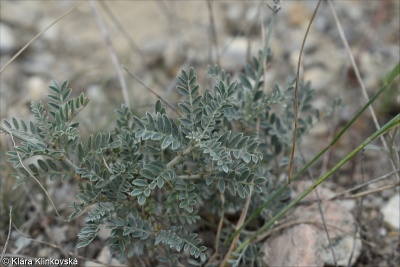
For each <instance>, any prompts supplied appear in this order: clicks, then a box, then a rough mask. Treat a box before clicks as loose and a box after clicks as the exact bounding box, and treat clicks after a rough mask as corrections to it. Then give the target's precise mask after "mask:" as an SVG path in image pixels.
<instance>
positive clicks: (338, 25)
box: [328, 0, 400, 181]
mask: <svg viewBox="0 0 400 267" xmlns="http://www.w3.org/2000/svg"><path fill="white" fill-rule="evenodd" d="M328 4H329V7H330V9H331V11H332V14H333V18H334V20H335V22H336V26H337V28H338V31H339V35H340V38H341V39H342V42H343V44H344V46H345V48H346V50H347V52H348V54H349V57H350V62H351V65H352V67H353V70H354V73H355V74H356V77H357V81H358V83H359V84H360V87H361V92H362V94H363V96H364V98H365V99H366V100H367V102H368V101H369V97H368V93H367V90H366V89H365V85H364V82H363V79H362V78H361V74H360V71H359V70H358V67H357V63H356V61H355V60H354V56H353V53H352V52H351V49H350V46H349V43H348V42H347V39H346V36H345V34H344V32H343V28H342V25H341V23H340V21H339V19H338V16H337V14H336V11H335V8H334V7H333V4H332V2H331V1H330V0H328ZM368 109H369V111H370V112H371V116H372V120H373V121H374V124H375V127H376V129H377V130H379V129H380V128H381V126H380V125H379V122H378V119H377V118H376V114H375V111H374V108H373V107H372V105H370V106H369V107H368ZM380 139H381V141H382V144H383V146H384V148H385V149H386V150H388V146H387V144H386V140H385V138H384V137H383V135H381V136H380ZM388 151H389V150H388ZM395 154H396V157H397V161H399V160H400V159H399V155H398V154H397V153H395ZM389 161H390V165H391V167H392V168H393V170H395V169H397V168H396V165H395V163H394V162H393V159H392V158H391V157H389ZM396 176H397V180H398V181H400V175H399V174H398V173H397V174H396Z"/></svg>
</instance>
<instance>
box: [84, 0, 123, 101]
mask: <svg viewBox="0 0 400 267" xmlns="http://www.w3.org/2000/svg"><path fill="white" fill-rule="evenodd" d="M87 2H88V4H89V7H90V8H91V10H92V12H93V14H94V16H95V17H96V21H97V25H98V26H99V28H100V31H101V33H102V35H103V39H104V41H105V43H106V46H107V48H108V51H109V52H110V56H111V61H112V63H113V65H114V68H115V71H116V72H117V76H118V80H119V83H120V85H121V90H122V95H123V97H124V102H125V105H126V106H127V107H129V96H128V88H127V86H126V83H125V79H124V76H123V75H122V71H121V67H120V63H119V60H118V56H117V53H116V52H115V49H114V46H113V43H112V41H111V38H110V35H109V33H108V30H107V28H106V25H105V24H104V22H103V19H102V17H101V16H100V14H99V12H98V10H97V8H96V4H95V3H94V2H93V0H87Z"/></svg>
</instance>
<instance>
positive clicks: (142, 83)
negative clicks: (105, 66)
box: [122, 66, 182, 116]
mask: <svg viewBox="0 0 400 267" xmlns="http://www.w3.org/2000/svg"><path fill="white" fill-rule="evenodd" d="M122 67H123V68H124V70H126V71H127V72H128V73H129V75H131V76H132V77H133V78H135V80H137V81H138V82H139V83H140V84H141V85H143V86H144V88H146V89H147V90H148V91H149V92H151V93H152V94H153V95H155V96H156V97H157V98H158V99H160V100H161V101H162V102H163V103H164V104H165V105H167V106H168V107H169V108H170V109H171V110H173V111H174V112H175V113H176V114H178V116H181V115H182V114H181V113H179V111H178V110H176V108H174V107H173V106H172V105H171V104H169V103H168V102H167V101H166V100H164V99H163V98H162V97H161V96H160V95H159V94H157V93H156V92H154V91H153V90H152V89H151V88H150V87H148V86H147V85H146V84H145V83H144V82H142V80H140V79H139V77H137V76H136V75H135V74H133V73H132V72H131V71H130V70H129V69H128V68H127V67H125V66H122Z"/></svg>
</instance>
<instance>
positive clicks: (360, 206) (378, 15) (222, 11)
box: [0, 0, 400, 266]
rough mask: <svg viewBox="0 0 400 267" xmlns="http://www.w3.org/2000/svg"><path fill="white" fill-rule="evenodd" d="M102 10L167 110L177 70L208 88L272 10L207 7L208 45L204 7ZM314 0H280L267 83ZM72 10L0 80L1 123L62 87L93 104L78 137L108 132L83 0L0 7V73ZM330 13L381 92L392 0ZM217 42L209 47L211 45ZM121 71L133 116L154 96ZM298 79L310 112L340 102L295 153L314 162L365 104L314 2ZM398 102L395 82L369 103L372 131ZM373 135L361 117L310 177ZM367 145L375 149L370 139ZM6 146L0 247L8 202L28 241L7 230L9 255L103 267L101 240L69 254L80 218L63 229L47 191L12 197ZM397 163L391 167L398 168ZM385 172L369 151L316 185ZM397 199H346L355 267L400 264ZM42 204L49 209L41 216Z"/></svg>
mask: <svg viewBox="0 0 400 267" xmlns="http://www.w3.org/2000/svg"><path fill="white" fill-rule="evenodd" d="M271 2H272V1H271ZM104 3H105V4H100V3H99V2H96V7H97V10H98V11H99V12H100V15H101V16H102V18H103V19H104V21H105V23H106V27H107V29H108V34H109V35H110V38H111V40H112V43H113V46H114V49H115V51H116V54H117V55H118V58H119V61H120V64H121V65H124V66H126V67H127V68H128V69H129V70H131V71H132V72H133V73H135V74H136V75H137V76H138V77H139V78H140V79H141V81H142V82H143V83H145V84H146V85H147V86H149V87H151V88H152V89H153V90H155V91H157V93H158V94H160V95H161V96H162V97H163V98H165V99H166V100H168V101H171V102H174V101H175V100H176V95H175V93H174V87H175V78H176V76H177V74H178V73H179V72H180V70H181V69H182V68H186V69H187V68H188V67H189V66H194V67H195V69H196V72H197V74H198V76H199V79H200V84H208V83H207V81H206V80H205V79H206V75H205V70H206V67H207V65H208V64H213V63H215V62H219V63H220V64H221V66H222V68H224V69H226V70H228V71H230V72H232V73H235V72H237V71H238V70H240V69H241V68H242V66H243V64H244V62H246V59H247V58H248V55H249V54H251V53H255V52H256V51H257V49H259V48H260V47H261V46H262V43H261V41H260V40H261V38H260V31H261V27H260V25H261V22H264V23H265V25H266V26H267V25H268V21H269V16H270V11H269V9H268V8H267V7H266V6H265V5H261V8H260V6H259V4H258V2H255V1H254V2H252V1H249V2H244V1H243V2H240V1H215V2H213V4H212V12H213V21H214V29H215V32H216V36H217V38H216V39H213V38H211V36H212V31H211V30H210V24H211V23H210V16H209V10H208V8H207V2H206V1H112V2H111V1H106V2H104ZM316 3H317V2H316V1H283V2H282V4H281V6H282V9H281V11H280V12H279V14H278V20H277V24H276V27H275V29H274V32H273V35H272V40H271V47H272V50H273V52H274V61H273V62H272V65H271V67H270V69H269V70H268V72H267V75H266V77H265V78H266V83H267V84H269V85H270V86H271V87H272V86H273V84H274V83H275V82H278V83H280V84H284V83H285V80H286V78H287V76H288V75H293V74H294V73H295V70H296V66H297V59H298V55H299V51H300V46H301V42H302V39H303V36H304V33H305V30H306V28H307V25H308V23H309V20H310V17H311V15H312V12H313V10H314V8H315V6H316ZM76 4H80V5H79V6H78V7H77V8H76V9H74V10H73V11H72V12H71V13H69V14H68V15H67V16H65V17H64V18H62V19H61V20H60V21H58V22H57V23H56V24H55V25H54V26H52V27H51V28H50V29H49V30H48V31H46V32H45V33H44V34H43V35H41V36H40V37H39V38H38V39H37V40H36V41H35V42H33V43H32V44H31V45H30V46H29V47H28V48H27V49H26V50H25V51H24V52H23V53H22V54H21V55H20V56H19V57H18V58H17V59H16V60H15V61H14V62H12V63H11V65H9V66H8V67H7V68H6V69H5V70H4V71H3V72H2V73H1V76H0V114H1V115H0V117H1V119H10V118H11V117H21V118H26V119H27V120H29V119H31V118H30V117H29V105H30V101H31V100H35V101H38V100H44V99H45V94H46V90H47V86H48V85H49V82H50V80H57V81H59V82H62V81H64V80H69V81H70V86H71V87H72V88H73V90H74V94H78V93H79V92H81V91H82V92H85V93H86V94H87V95H88V96H90V97H91V99H92V101H91V104H90V105H89V107H88V108H87V109H86V110H85V111H84V112H83V113H82V115H81V117H83V119H82V122H83V125H84V127H83V130H82V131H83V133H84V134H85V133H92V132H94V131H99V130H105V129H108V128H109V126H110V124H111V123H112V120H113V115H110V114H112V111H113V110H114V109H115V108H116V107H119V105H120V103H122V102H123V101H124V98H123V94H122V93H121V90H120V85H119V81H118V79H117V74H116V71H115V68H114V67H113V64H112V60H111V57H110V53H109V51H108V49H107V46H106V44H105V42H104V39H103V37H102V34H101V31H100V30H99V27H98V25H97V23H96V19H95V16H94V15H93V12H92V10H91V9H90V8H89V5H88V4H87V3H86V2H83V1H82V2H80V1H77V2H73V1H60V2H59V1H0V27H1V28H0V34H1V35H0V37H1V38H0V52H1V57H0V65H1V67H3V66H5V64H6V62H7V61H8V60H10V58H11V57H12V56H13V55H14V54H15V53H16V52H18V50H19V49H21V48H22V47H23V46H24V45H25V44H26V43H27V42H29V41H30V40H31V39H32V38H33V37H34V36H35V35H36V34H38V33H39V32H40V31H41V30H43V29H44V28H46V27H47V26H48V25H50V24H51V23H53V22H54V21H55V20H56V19H57V18H59V17H60V16H61V15H62V14H63V13H65V12H66V11H67V10H69V9H71V8H73V7H75V5H76ZM271 4H273V3H271ZM333 5H334V8H335V10H336V12H337V16H338V18H339V21H340V23H341V25H342V27H343V31H344V34H345V36H346V38H347V41H348V43H349V46H350V47H351V51H352V53H353V55H354V58H355V62H356V63H357V65H358V67H359V69H360V73H361V76H362V78H363V82H364V85H365V88H366V91H367V93H368V94H369V96H371V95H372V94H373V93H374V92H375V91H376V90H377V89H378V88H379V87H380V85H381V84H382V81H383V79H384V77H385V75H386V74H387V73H388V72H389V71H390V70H391V68H393V66H395V64H397V62H399V57H400V51H399V42H400V33H399V31H400V26H399V25H400V2H399V1H398V0H382V1H378V0H371V1H356V0H353V1H334V2H333ZM259 12H261V15H262V16H263V18H264V19H263V20H262V19H260V16H259V15H260V14H259ZM215 43H216V45H217V47H218V49H215V47H216V46H215ZM123 75H124V78H125V80H126V83H127V86H128V95H129V101H130V105H131V107H133V109H134V110H135V111H137V112H142V111H143V110H146V109H147V108H148V107H150V106H152V105H153V103H154V100H155V98H154V97H153V96H152V95H151V94H149V93H148V91H147V90H146V89H145V88H144V87H143V86H142V85H141V84H140V83H139V82H138V81H137V80H135V79H132V77H131V76H129V75H128V74H127V73H126V72H125V71H123ZM301 77H302V79H304V80H310V81H311V82H312V85H313V87H314V88H315V90H316V95H317V97H316V99H315V101H314V105H315V106H316V107H319V108H322V107H325V106H327V105H330V103H332V101H333V99H334V98H335V97H340V98H341V99H342V102H343V104H344V107H343V108H342V109H341V110H340V111H338V112H337V113H336V114H335V116H334V117H333V118H331V119H330V120H329V121H327V122H325V123H321V124H320V125H317V126H316V127H315V128H314V129H313V130H312V132H311V135H310V138H308V139H306V140H304V142H303V144H302V145H301V146H300V151H301V152H302V153H303V154H304V156H305V158H306V159H311V158H312V157H313V156H314V155H316V154H317V153H318V152H319V151H320V150H321V149H322V148H323V147H325V146H326V145H327V144H328V142H329V140H330V138H331V136H332V133H334V132H337V131H338V130H340V129H341V127H342V126H343V125H344V124H345V123H346V122H347V121H348V120H349V119H351V118H352V116H353V115H354V114H355V113H356V112H357V111H358V109H359V108H360V107H362V105H363V104H364V103H365V102H366V100H365V98H364V97H363V95H362V91H361V88H360V85H359V83H358V81H357V78H356V75H355V72H354V71H353V68H352V67H351V61H350V58H349V54H348V52H347V51H346V49H345V46H344V44H343V42H342V40H341V38H340V34H339V31H338V28H337V26H336V23H335V20H334V17H333V15H332V11H331V9H330V7H329V5H328V3H327V2H323V3H322V4H321V6H320V9H319V11H318V13H317V15H316V18H315V21H314V23H313V25H312V27H311V30H310V33H309V35H308V38H307V42H306V45H305V51H304V55H303V62H302V68H301ZM203 81H204V82H203ZM399 102H400V96H399V82H398V79H397V81H396V82H395V86H393V88H392V89H391V90H389V91H388V92H386V93H385V94H384V95H382V96H381V97H380V98H379V100H378V101H377V102H376V103H375V104H374V110H375V112H376V114H377V118H378V121H379V123H380V124H381V125H382V124H383V123H385V122H386V121H388V120H389V119H390V118H392V117H394V116H395V115H396V114H398V113H399ZM375 129H376V128H375V126H374V124H373V122H372V117H371V115H370V113H369V111H367V112H365V114H364V115H363V116H362V117H361V118H360V119H359V120H358V121H357V122H356V123H355V125H354V126H353V127H352V128H351V129H350V130H349V131H348V132H347V133H346V135H345V136H344V137H343V138H342V140H341V141H340V142H339V143H338V144H337V145H336V146H335V147H334V149H333V150H331V152H329V153H328V156H327V157H326V158H325V159H324V163H317V164H316V165H315V166H313V168H312V172H313V173H314V174H315V175H318V174H319V173H320V171H321V169H324V168H329V167H332V166H334V165H335V164H336V163H337V162H338V160H340V159H341V158H342V157H343V156H344V155H346V154H347V153H349V152H350V151H351V150H352V149H354V148H355V147H356V146H357V145H358V144H359V143H361V142H362V141H363V140H364V139H365V138H366V137H368V136H369V135H370V134H371V133H372V132H373V131H374V130H375ZM394 140H397V141H395V145H397V150H398V147H399V145H400V144H399V142H398V141H399V138H398V136H397V138H396V136H395V137H394ZM396 142H397V143H396ZM373 145H375V146H379V147H380V146H382V145H381V143H380V142H379V141H375V142H374V143H373ZM9 146H10V140H9V137H8V136H4V135H1V136H0V149H1V162H0V164H1V165H0V168H1V169H0V170H1V177H0V178H1V179H0V187H1V189H0V208H1V210H0V229H1V231H0V250H2V249H3V247H4V244H5V240H6V238H7V234H8V223H9V222H8V218H9V216H8V212H9V211H8V207H9V206H10V204H12V205H13V207H14V208H13V223H14V225H16V226H18V228H19V230H20V231H21V232H23V233H25V234H27V235H29V236H30V237H32V238H33V239H34V240H35V241H33V240H31V239H27V238H25V237H23V236H22V235H21V234H20V233H18V231H16V230H15V229H13V230H12V234H11V235H10V240H9V243H8V247H7V251H6V253H8V254H12V255H25V256H30V257H38V256H40V257H56V258H57V257H58V258H60V257H64V258H68V257H71V256H70V255H68V254H67V253H66V251H71V253H73V254H79V255H82V256H83V257H86V258H89V259H97V260H98V261H102V262H107V261H108V260H109V259H110V256H109V255H108V254H107V250H106V249H102V248H103V244H104V240H105V237H104V236H106V235H103V236H102V235H100V237H99V238H98V240H96V241H95V242H94V244H93V245H92V246H90V247H89V248H87V249H85V250H82V251H79V252H78V251H77V250H75V249H74V246H75V244H76V241H77V239H76V234H77V233H78V231H79V227H81V226H82V224H83V223H82V222H80V221H79V220H77V221H74V222H72V223H69V224H67V223H65V222H63V221H62V220H60V219H58V218H55V217H54V216H53V215H52V214H53V212H52V209H51V207H50V205H47V206H46V204H45V202H46V201H45V198H46V197H45V195H44V194H42V193H41V192H40V190H39V189H38V188H35V189H34V191H32V192H38V193H37V194H28V191H30V189H28V187H22V188H20V189H18V190H16V191H11V187H12V184H13V183H14V178H13V177H11V175H10V173H11V165H9V164H8V163H6V157H5V151H6V150H7V149H8V148H9ZM395 164H397V168H399V162H395ZM392 172H393V168H392V167H391V166H390V164H389V157H388V156H387V154H386V153H384V152H383V151H380V150H374V149H369V150H365V151H364V152H362V153H361V154H360V155H358V156H356V157H355V158H354V159H353V160H352V161H351V162H350V163H348V164H346V165H345V166H343V168H342V169H341V170H340V171H339V172H337V173H335V174H334V175H333V176H332V177H331V178H330V180H329V182H327V183H326V184H324V187H326V188H329V189H330V190H332V192H334V193H336V194H337V193H340V192H342V191H344V190H347V189H350V188H354V187H355V186H357V185H360V184H362V183H365V182H367V181H371V180H373V179H375V178H378V177H381V176H383V175H387V174H390V173H392ZM396 179H397V178H396V176H395V175H388V178H386V179H382V180H381V181H379V182H376V183H373V184H370V185H369V186H368V187H366V188H368V190H374V189H379V188H381V187H383V186H386V185H389V184H393V183H398V180H396ZM61 186H62V187H61ZM61 188H62V190H60V189H61ZM48 190H49V193H50V195H52V196H53V197H54V201H55V203H56V205H57V206H58V207H59V210H61V211H62V215H63V216H64V217H67V216H68V215H69V214H68V210H67V209H66V207H67V206H66V203H67V202H72V201H73V200H74V193H73V192H74V186H73V185H72V184H68V183H66V184H64V185H62V184H61V183H59V182H58V181H57V182H54V183H51V184H49V185H48ZM361 191H364V190H362V189H361ZM361 191H358V192H361ZM398 196H399V187H398V186H397V187H394V188H390V189H386V190H383V191H378V192H375V193H371V194H367V195H366V196H364V197H363V198H355V199H354V200H353V202H352V206H351V207H349V211H350V212H351V214H352V215H353V217H354V218H355V223H356V224H357V227H358V230H359V234H360V239H361V241H362V248H361V249H360V254H359V255H358V257H357V259H356V260H355V261H354V262H353V266H396V263H398V262H400V252H399V248H400V243H399V240H400V239H399V225H398V215H396V206H395V208H394V210H393V211H390V210H389V209H390V205H389V203H391V202H390V200H391V199H392V202H393V203H394V204H393V205H398V201H397V202H396V197H397V198H398ZM393 199H394V200H393ZM388 205H389V208H388ZM43 207H47V209H46V210H43ZM387 209H388V210H389V211H386V210H387ZM397 212H398V210H397ZM397 214H398V213H397ZM390 215H392V216H394V219H393V218H392V219H391V218H390ZM396 216H397V220H396ZM396 224H397V225H396ZM59 247H62V248H63V249H60V248H59ZM90 264H94V263H89V262H86V265H87V266H91V265H90ZM111 264H116V262H112V263H111ZM132 266H135V265H134V264H132ZM136 266H138V265H136Z"/></svg>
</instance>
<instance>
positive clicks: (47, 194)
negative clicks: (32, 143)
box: [7, 131, 62, 218]
mask: <svg viewBox="0 0 400 267" xmlns="http://www.w3.org/2000/svg"><path fill="white" fill-rule="evenodd" d="M7 133H8V134H9V135H10V137H11V140H12V142H13V145H14V147H15V146H16V144H15V140H14V135H13V133H12V132H11V131H7ZM15 152H16V153H17V156H18V159H19V163H21V166H22V168H24V169H25V171H27V172H28V174H29V176H30V177H31V178H33V179H34V180H35V181H36V182H37V183H38V184H39V186H40V188H42V190H43V191H44V193H45V194H46V196H47V198H48V199H49V200H50V202H51V205H52V206H53V208H54V210H55V212H56V213H57V216H58V217H60V218H62V217H61V215H60V213H58V210H57V208H56V205H55V204H54V202H53V200H52V199H51V197H50V195H49V193H48V192H47V191H46V189H45V188H44V187H43V185H42V184H41V183H40V182H39V180H38V179H37V178H36V177H35V176H34V175H33V174H32V173H31V172H30V171H29V170H28V168H26V166H25V165H24V163H22V159H21V156H20V154H19V152H18V151H17V150H16V151H15Z"/></svg>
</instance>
